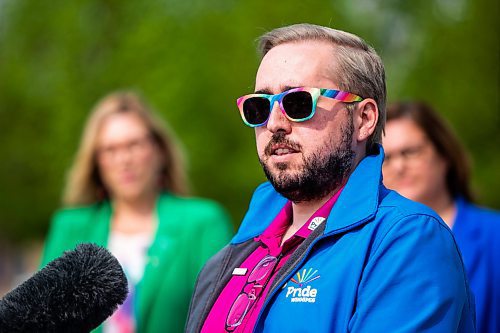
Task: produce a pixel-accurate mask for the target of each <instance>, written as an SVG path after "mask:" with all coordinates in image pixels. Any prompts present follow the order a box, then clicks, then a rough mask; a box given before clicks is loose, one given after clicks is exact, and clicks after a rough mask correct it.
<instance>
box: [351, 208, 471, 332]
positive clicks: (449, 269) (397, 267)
mask: <svg viewBox="0 0 500 333" xmlns="http://www.w3.org/2000/svg"><path fill="white" fill-rule="evenodd" d="M372 253H373V254H372V255H371V257H370V258H369V259H368V262H367V265H366V267H365V270H364V272H363V276H362V279H361V281H360V284H359V290H358V298H357V304H356V310H355V313H354V315H353V317H352V318H351V321H350V323H349V327H350V332H359V333H361V332H428V333H430V332H436V333H438V332H474V326H475V324H474V305H473V301H472V299H471V296H470V292H469V288H468V283H467V279H466V277H465V272H464V268H463V263H462V259H461V256H460V252H459V251H458V248H457V246H456V243H455V240H454V238H453V236H452V234H451V231H450V230H449V229H448V228H447V227H446V226H445V225H444V223H443V222H441V221H438V220H437V219H436V218H434V217H431V216H427V215H411V216H407V217H405V218H402V219H401V220H400V221H398V222H396V223H395V224H394V225H393V226H392V227H391V228H390V229H389V230H388V232H387V233H386V234H385V235H384V236H383V237H382V239H381V241H380V242H378V244H374V250H373V251H372Z"/></svg>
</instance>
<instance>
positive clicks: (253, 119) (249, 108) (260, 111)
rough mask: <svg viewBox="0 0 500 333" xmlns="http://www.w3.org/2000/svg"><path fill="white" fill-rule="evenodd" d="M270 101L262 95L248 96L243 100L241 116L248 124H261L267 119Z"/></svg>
mask: <svg viewBox="0 0 500 333" xmlns="http://www.w3.org/2000/svg"><path fill="white" fill-rule="evenodd" d="M270 107H271V106H270V102H269V100H268V99H267V98H263V97H250V98H249V99H247V100H246V101H244V102H243V116H244V117H245V119H246V121H247V122H248V123H249V124H250V125H261V124H263V123H265V122H266V121H267V118H269V113H270Z"/></svg>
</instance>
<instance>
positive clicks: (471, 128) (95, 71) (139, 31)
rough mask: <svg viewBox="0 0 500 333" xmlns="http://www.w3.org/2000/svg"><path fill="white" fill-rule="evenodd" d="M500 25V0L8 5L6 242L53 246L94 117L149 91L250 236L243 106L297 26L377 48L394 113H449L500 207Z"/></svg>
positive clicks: (199, 181)
mask: <svg viewBox="0 0 500 333" xmlns="http://www.w3.org/2000/svg"><path fill="white" fill-rule="evenodd" d="M484 8H488V10H484ZM497 13H498V3H497V2H495V1H493V0H477V1H471V0H439V1H435V2H426V1H396V0H385V1H384V0H377V1H372V0H357V1H349V0H338V1H330V2H325V1H319V0H313V1H308V2H304V1H297V0H291V1H288V2H287V3H286V5H283V4H280V3H270V2H268V1H263V0H256V1H251V2H250V1H243V0H213V1H202V0H190V1H188V0H183V1H180V0H156V1H143V2H138V1H118V0H76V1H61V0H59V1H57V0H56V1H51V2H41V1H36V0H1V1H0V78H1V79H0V138H1V141H0V142H1V145H0V154H1V156H2V162H1V163H0V228H1V230H2V232H1V233H2V234H3V235H4V236H7V237H10V238H11V239H15V240H16V239H17V240H22V239H30V238H33V237H41V236H43V234H44V232H45V231H46V228H47V225H48V221H49V217H50V214H51V213H52V212H53V210H54V209H56V208H57V207H58V206H59V198H60V193H61V189H62V186H63V183H64V180H65V173H66V170H67V169H68V167H69V165H70V163H71V159H72V158H73V154H74V152H75V150H76V147H77V145H78V141H79V136H80V132H81V130H82V127H83V122H84V120H85V118H86V115H87V113H88V112H89V110H90V109H91V108H92V106H93V104H94V103H95V102H96V101H97V99H99V98H100V97H101V96H103V95H104V94H106V93H108V92H109V91H111V90H116V89H120V88H133V89H137V90H139V91H141V92H142V93H143V94H144V95H145V96H146V98H147V99H148V100H150V101H151V104H152V105H153V106H155V107H156V109H157V110H158V112H159V113H160V114H161V115H162V116H164V118H165V119H166V120H167V121H168V122H169V123H170V124H171V126H172V127H173V128H174V130H175V131H176V132H177V134H178V137H179V138H180V139H181V141H182V142H183V143H184V146H185V149H186V151H187V153H188V155H189V161H190V175H191V179H192V185H193V189H194V191H193V192H194V194H196V195H201V196H207V197H211V198H214V199H216V200H219V201H220V202H222V203H223V204H224V205H225V206H226V207H227V208H228V209H229V210H230V212H231V214H232V215H233V218H234V221H235V224H238V223H239V221H240V220H241V217H242V216H243V214H244V212H245V210H246V206H247V204H248V199H249V197H250V196H251V192H252V190H253V188H254V187H255V186H256V185H257V184H258V183H259V182H261V181H263V180H264V176H263V174H262V172H261V170H260V166H259V164H258V161H257V157H256V154H255V147H254V143H253V140H254V137H253V131H252V130H250V129H248V128H245V127H244V126H243V124H242V122H241V120H240V119H239V115H238V112H237V109H236V106H235V99H236V97H238V96H240V95H243V94H245V93H247V92H249V91H252V89H253V81H254V75H255V71H256V68H257V65H258V57H257V54H256V51H255V45H254V42H253V41H254V40H255V38H257V37H258V36H259V35H261V34H262V33H263V32H265V31H267V30H270V29H272V28H275V27H277V26H281V25H286V24H292V23H297V22H310V23H316V24H322V25H330V26H332V27H335V28H339V29H342V30H347V31H350V32H353V33H356V34H358V35H360V36H363V37H364V38H365V39H366V40H367V41H368V42H369V43H371V44H372V45H374V47H375V48H376V49H377V50H378V51H379V52H380V54H381V55H382V58H383V59H384V62H385V64H386V67H387V79H388V91H389V98H390V100H396V99H399V98H423V99H426V100H428V101H429V102H431V103H433V104H434V105H436V106H437V107H438V109H439V110H441V112H442V113H443V114H445V115H446V117H447V118H448V119H450V121H451V122H452V123H453V124H454V125H455V126H456V128H457V131H458V133H459V134H460V136H461V137H462V139H463V141H464V142H465V144H466V145H467V146H468V147H469V148H470V150H471V151H472V154H473V157H474V159H475V161H476V163H475V178H474V179H475V183H476V185H477V188H479V189H480V190H481V194H482V195H481V202H482V203H487V204H490V205H492V206H494V207H497V208H500V199H499V196H498V195H496V193H495V192H496V191H497V189H498V188H499V187H500V178H499V177H497V167H498V166H499V165H500V152H499V151H498V149H496V147H498V144H499V143H500V134H499V133H500V132H499V131H498V130H499V127H500V126H499V125H500V119H499V118H500V115H499V112H498V111H499V96H498V94H499V61H498V60H499V59H498V57H499V44H498V31H499V29H498V25H499V24H498V21H497V19H496V14H497Z"/></svg>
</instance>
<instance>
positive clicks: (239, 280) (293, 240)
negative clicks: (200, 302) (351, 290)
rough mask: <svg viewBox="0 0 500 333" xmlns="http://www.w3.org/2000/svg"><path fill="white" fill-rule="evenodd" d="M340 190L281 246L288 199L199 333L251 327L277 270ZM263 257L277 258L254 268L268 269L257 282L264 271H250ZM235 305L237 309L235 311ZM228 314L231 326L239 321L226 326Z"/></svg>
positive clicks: (238, 332)
mask: <svg viewBox="0 0 500 333" xmlns="http://www.w3.org/2000/svg"><path fill="white" fill-rule="evenodd" d="M341 191H342V189H340V190H339V191H338V192H337V193H336V194H335V195H334V196H333V197H331V198H330V199H329V200H328V201H327V202H325V203H324V204H323V206H321V207H320V208H319V209H318V210H317V211H316V212H315V213H314V214H313V215H312V216H311V217H310V218H309V220H307V222H306V223H305V224H304V225H303V226H302V227H301V228H300V229H299V230H297V232H296V233H295V234H294V235H293V236H292V237H290V238H289V239H288V240H286V241H285V243H283V245H281V239H282V238H283V235H284V234H285V232H286V230H287V229H288V227H289V226H290V224H291V222H292V203H291V202H290V201H289V202H287V203H286V205H285V207H283V209H282V210H281V211H280V212H279V213H278V215H277V216H276V218H275V219H274V220H273V222H272V223H271V224H270V225H269V227H267V229H266V230H265V231H264V232H263V233H262V234H261V235H260V236H258V237H255V238H254V241H255V242H259V243H260V245H259V247H257V248H256V249H255V251H254V252H252V253H251V254H250V255H249V256H248V257H247V259H245V260H244V261H243V263H241V265H240V266H239V267H238V268H236V269H235V270H234V271H233V276H232V277H231V279H230V280H229V281H228V283H227V284H226V286H225V287H224V289H223V290H222V292H221V293H220V295H219V297H218V298H217V300H216V301H215V303H214V305H213V307H212V309H211V310H210V313H209V314H208V316H207V319H206V320H205V323H204V324H203V328H202V329H201V332H202V333H218V332H221V333H223V332H235V333H242V332H251V331H252V330H253V327H254V326H255V324H256V322H257V318H258V315H259V312H260V310H261V308H262V306H263V304H264V300H265V298H266V295H267V293H268V292H269V288H270V286H271V285H272V282H273V280H274V278H275V276H276V273H277V272H278V271H279V269H280V268H281V267H283V265H284V264H285V263H286V261H287V260H288V259H289V258H290V256H291V255H292V253H293V252H294V250H295V249H296V248H297V247H298V246H299V245H300V244H301V243H302V242H303V241H304V239H306V238H307V236H309V234H310V233H311V232H312V230H314V229H315V228H316V227H317V226H318V225H319V224H321V223H322V222H323V221H324V220H325V219H326V218H327V217H328V215H329V214H330V211H331V209H332V207H333V205H334V204H335V202H336V201H337V199H338V197H339V195H340V192H341ZM269 256H272V257H269ZM264 258H271V261H273V262H275V261H276V260H274V258H276V259H277V262H276V263H275V264H273V265H274V266H269V267H264V268H263V269H262V265H260V266H259V267H260V268H259V269H256V271H259V270H260V272H267V275H266V276H267V277H266V278H263V279H262V280H260V281H259V282H256V281H255V279H256V276H259V277H260V276H263V275H265V274H264V273H260V274H257V273H255V272H254V273H252V271H253V270H254V269H255V267H256V266H257V265H258V264H259V262H261V261H262V260H263V259H264ZM264 266H266V265H264ZM249 295H250V296H249ZM238 298H240V299H238ZM237 299H238V300H237ZM242 299H243V300H242ZM236 301H237V302H236ZM235 302H236V303H237V304H238V306H235V308H234V309H233V311H231V313H230V310H231V308H232V307H233V304H234V303H235ZM236 308H238V309H239V310H237V311H235V309H236ZM228 316H230V318H229V322H230V323H232V324H233V325H234V324H235V323H236V322H240V324H239V325H234V326H226V322H227V320H228Z"/></svg>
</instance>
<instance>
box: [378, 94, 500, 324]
mask: <svg viewBox="0 0 500 333" xmlns="http://www.w3.org/2000/svg"><path fill="white" fill-rule="evenodd" d="M383 145H384V149H385V161H384V165H383V175H384V183H385V185H386V186H387V187H388V188H391V189H394V190H396V191H398V192H399V193H401V194H402V195H404V196H406V197H408V198H410V199H412V200H415V201H419V202H421V203H423V204H426V205H427V206H429V207H431V208H433V209H434V210H435V211H436V212H437V213H438V214H439V215H440V216H441V217H442V218H443V220H444V221H445V222H446V224H447V225H448V226H449V227H450V228H451V229H452V231H453V233H454V235H455V238H456V240H457V243H458V245H459V247H460V250H461V252H462V256H463V259H464V263H465V266H466V270H467V275H468V279H469V283H470V286H471V289H472V291H473V293H474V295H475V302H476V321H477V332H480V333H482V332H491V333H493V332H500V265H498V258H500V241H499V240H500V213H499V212H496V211H493V210H490V209H487V208H482V207H479V206H477V205H475V204H474V203H473V199H474V198H473V194H472V191H471V188H470V163H469V160H468V157H467V154H466V152H465V150H464V148H463V146H462V145H461V144H460V142H459V140H458V138H457V137H456V135H455V134H454V132H453V131H452V129H451V128H450V126H449V125H448V124H447V123H446V122H445V121H444V119H442V118H441V117H440V116H439V115H438V114H437V113H436V112H435V111H434V110H433V109H432V108H431V107H430V106H429V105H427V104H425V103H422V102H401V103H395V104H392V105H390V106H389V107H388V110H387V124H386V128H385V137H384V140H383ZM443 278H446V277H443Z"/></svg>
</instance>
